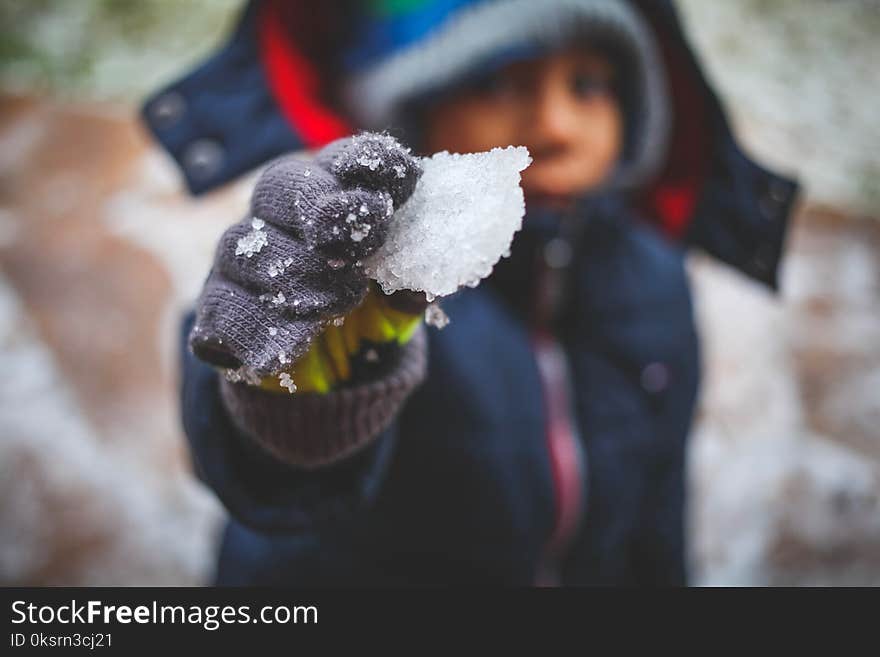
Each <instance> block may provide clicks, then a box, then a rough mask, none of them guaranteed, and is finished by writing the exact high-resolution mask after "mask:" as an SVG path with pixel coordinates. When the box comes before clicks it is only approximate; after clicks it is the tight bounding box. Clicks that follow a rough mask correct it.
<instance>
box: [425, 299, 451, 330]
mask: <svg viewBox="0 0 880 657" xmlns="http://www.w3.org/2000/svg"><path fill="white" fill-rule="evenodd" d="M425 323H427V324H429V325H431V326H436V327H437V328H438V329H442V328H444V327H445V326H446V325H447V324H449V315H447V314H446V313H445V312H443V309H442V308H441V307H440V304H438V303H432V304H431V305H429V306H428V307H427V308H425Z"/></svg>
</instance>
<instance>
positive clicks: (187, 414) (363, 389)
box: [181, 312, 427, 533]
mask: <svg viewBox="0 0 880 657" xmlns="http://www.w3.org/2000/svg"><path fill="white" fill-rule="evenodd" d="M193 321H194V313H193V312H190V313H188V314H187V316H186V317H185V319H184V321H183V326H182V331H181V361H182V363H181V365H182V370H181V405H182V415H183V426H184V430H185V433H186V436H187V440H188V442H189V446H190V450H191V453H192V457H193V461H194V466H195V469H196V472H197V474H198V476H199V477H200V478H201V479H202V480H203V481H204V482H205V483H206V484H207V485H208V486H209V487H210V488H212V489H213V490H214V491H215V493H216V494H217V495H218V497H219V498H220V500H221V501H222V502H223V504H224V505H225V506H226V508H227V509H228V510H229V512H230V513H231V514H232V515H233V516H234V517H235V518H236V519H237V520H239V521H240V522H242V523H243V524H245V525H247V526H249V527H252V528H254V529H257V530H260V531H264V532H274V533H278V532H297V531H306V530H313V529H315V528H316V527H319V526H321V525H324V524H333V523H337V522H344V519H345V517H346V516H350V515H352V514H355V513H357V511H358V510H359V509H361V508H363V507H364V505H368V504H369V503H370V501H371V500H372V499H373V498H374V496H375V494H376V492H377V490H378V487H379V484H380V483H381V481H382V478H383V475H384V473H385V470H386V467H387V465H388V463H389V461H390V459H391V455H392V453H393V450H394V443H395V440H396V425H395V421H394V420H395V417H396V415H397V413H398V411H399V410H400V407H401V406H402V404H403V403H404V401H405V399H406V398H407V396H408V395H409V393H410V392H411V391H412V390H413V389H414V388H415V387H416V386H417V385H418V384H419V383H420V382H421V381H422V380H423V379H424V376H425V371H426V361H427V359H426V353H427V351H426V340H425V336H424V331H423V330H421V331H419V332H418V333H417V334H416V335H414V336H413V338H412V339H411V340H410V341H409V342H407V343H406V344H405V345H402V346H401V347H400V349H399V352H398V354H397V358H396V359H395V360H394V362H393V363H391V364H390V365H389V369H388V370H386V371H385V373H384V374H383V375H382V376H380V377H378V378H376V379H374V380H370V381H364V382H360V383H356V384H353V385H351V386H350V387H346V388H342V389H339V390H336V391H334V392H330V393H327V394H318V393H305V394H293V395H286V394H285V395H280V394H277V393H271V392H267V391H264V390H260V389H259V388H254V387H251V386H248V385H246V384H244V383H230V382H228V381H226V380H225V378H224V377H223V376H221V375H220V373H219V372H218V371H217V370H216V369H215V368H213V367H211V366H210V365H207V364H206V363H203V362H202V361H200V360H198V359H197V358H196V357H195V356H194V355H193V354H192V352H191V351H190V349H189V346H188V343H187V336H188V335H189V331H190V328H191V326H192V323H193Z"/></svg>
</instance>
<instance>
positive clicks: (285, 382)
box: [278, 372, 296, 394]
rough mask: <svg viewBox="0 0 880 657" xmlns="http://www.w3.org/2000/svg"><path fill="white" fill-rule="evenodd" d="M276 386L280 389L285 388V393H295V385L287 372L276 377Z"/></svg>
mask: <svg viewBox="0 0 880 657" xmlns="http://www.w3.org/2000/svg"><path fill="white" fill-rule="evenodd" d="M278 385H280V386H281V387H282V388H287V391H288V392H289V393H290V394H293V393H295V392H296V384H295V383H294V382H293V379H291V378H290V374H288V373H287V372H282V373H281V374H279V375H278Z"/></svg>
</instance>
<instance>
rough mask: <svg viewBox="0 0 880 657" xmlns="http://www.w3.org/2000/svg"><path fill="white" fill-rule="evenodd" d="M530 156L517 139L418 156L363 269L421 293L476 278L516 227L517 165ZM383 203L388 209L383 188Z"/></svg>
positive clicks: (388, 289) (521, 204)
mask: <svg viewBox="0 0 880 657" xmlns="http://www.w3.org/2000/svg"><path fill="white" fill-rule="evenodd" d="M531 161H532V160H531V157H530V156H529V152H528V149H526V148H525V147H523V146H515V147H514V146H508V147H507V148H493V149H492V150H491V151H489V152H487V153H469V154H464V155H460V154H450V153H447V152H446V151H444V152H442V153H437V154H435V155H433V156H432V157H430V158H425V159H423V160H422V169H423V173H422V176H421V178H420V179H419V182H418V184H417V185H416V188H415V191H414V192H413V194H412V196H411V197H410V198H409V200H407V202H406V203H404V204H403V205H402V206H401V207H400V208H398V210H397V212H396V213H394V216H393V217H392V219H391V221H390V224H389V229H388V236H387V238H386V239H385V242H384V244H383V245H382V246H381V247H380V248H379V249H378V250H377V251H376V252H375V253H373V254H372V255H371V256H370V257H369V258H367V259H365V260H364V263H363V264H364V271H365V272H366V274H367V275H368V276H370V277H371V278H374V279H375V280H377V281H378V282H379V284H380V285H381V286H382V289H383V291H384V292H385V293H386V294H391V293H393V292H396V291H397V290H401V289H407V290H416V291H422V292H425V293H426V294H427V296H428V297H429V298H434V297H440V296H445V295H447V294H452V293H453V292H455V291H456V290H457V289H458V288H460V287H461V286H463V285H472V286H473V285H476V284H478V283H479V281H480V280H482V279H483V278H485V277H486V276H488V275H489V274H490V273H491V272H492V268H493V267H494V266H495V263H497V262H498V260H499V259H500V258H501V256H502V255H503V254H505V253H507V252H508V250H509V249H510V244H511V242H512V241H513V235H514V233H515V232H516V231H517V230H519V229H520V228H521V227H522V218H523V215H524V214H525V201H524V199H523V192H522V188H521V187H520V185H519V183H520V172H521V171H522V170H523V169H525V168H526V167H528V166H529V164H530V163H531ZM387 203H388V210H389V211H393V209H394V206H393V204H392V203H391V198H390V196H389V197H388V198H387ZM353 232H354V231H353ZM352 237H353V238H354V234H353V235H352ZM441 312H442V311H441Z"/></svg>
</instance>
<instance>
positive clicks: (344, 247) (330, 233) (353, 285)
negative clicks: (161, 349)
mask: <svg viewBox="0 0 880 657" xmlns="http://www.w3.org/2000/svg"><path fill="white" fill-rule="evenodd" d="M420 175H421V168H420V166H419V163H418V161H417V160H416V159H415V158H413V157H412V156H411V155H409V153H408V149H405V148H403V147H402V146H401V145H400V144H399V143H398V142H397V141H395V140H394V139H393V138H392V137H389V136H387V135H376V134H362V135H358V136H355V137H350V138H346V139H341V140H338V141H336V142H333V143H332V144H330V145H329V146H327V147H326V148H324V149H323V150H321V151H320V152H319V153H318V154H317V156H316V158H315V160H314V161H308V160H303V159H298V158H296V157H293V156H287V157H283V158H281V159H279V160H276V161H275V162H274V163H272V164H271V165H270V166H269V167H268V168H267V169H266V171H265V172H264V173H263V174H262V176H261V177H260V179H259V180H258V182H257V184H256V187H255V189H254V192H253V196H252V199H251V215H250V216H248V217H247V218H245V219H243V220H242V221H240V222H239V223H237V224H235V225H233V226H231V227H230V228H229V229H228V230H227V231H226V232H225V233H224V234H223V236H222V238H221V239H220V242H219V244H218V246H217V250H216V253H215V258H214V264H213V267H212V269H211V272H210V274H209V276H208V278H207V280H206V282H205V285H204V288H203V290H202V293H201V296H200V297H199V299H198V302H197V306H196V322H195V324H194V326H193V329H192V332H191V333H190V336H189V342H190V346H191V347H192V349H193V352H194V353H195V355H196V356H197V357H198V358H200V359H201V360H203V361H206V362H208V363H210V364H212V365H215V366H217V367H220V368H228V369H232V370H238V373H237V374H235V375H233V376H237V377H241V378H243V379H244V380H246V381H248V382H250V383H260V382H261V381H262V384H263V386H264V387H270V388H272V389H275V390H277V389H278V386H279V379H280V383H281V385H285V387H288V389H290V390H291V391H292V390H293V385H292V380H291V378H290V374H289V372H290V370H291V365H292V364H294V363H296V364H297V367H296V368H295V369H300V368H302V369H304V370H305V371H306V372H308V373H309V376H308V377H306V380H315V381H317V383H316V384H315V385H312V386H311V387H307V388H306V389H312V390H318V391H326V390H327V388H328V386H329V385H331V384H333V383H336V382H338V381H339V380H344V379H345V378H346V377H347V375H348V373H349V369H350V368H348V366H347V364H346V363H345V362H344V361H345V358H347V356H350V355H351V354H352V353H353V351H354V350H356V349H357V348H358V342H359V340H360V338H366V339H371V340H372V339H375V336H377V335H378V336H379V337H380V338H385V339H387V338H389V337H392V338H393V337H398V338H402V337H404V336H406V335H407V333H411V328H412V326H413V319H412V318H413V317H414V315H413V313H415V312H418V310H420V309H421V308H423V307H424V304H419V302H418V301H417V302H416V303H415V304H413V303H412V296H410V295H408V296H406V297H405V298H404V299H401V298H400V297H398V295H394V297H390V298H382V295H381V293H380V292H378V291H377V290H376V291H374V292H371V299H373V297H375V299H373V300H372V301H370V302H368V303H364V304H363V307H362V308H361V309H359V310H358V312H357V313H356V314H355V315H354V316H353V318H356V321H352V322H351V323H349V326H348V328H346V327H345V326H344V325H342V326H336V325H335V324H334V320H335V323H336V324H339V323H341V321H342V318H344V317H345V316H346V315H349V313H351V312H352V310H354V309H355V308H356V307H358V306H359V305H360V304H361V303H362V302H363V301H364V298H365V296H366V295H367V293H368V290H369V289H370V287H371V284H370V282H369V280H368V279H367V278H366V276H365V275H364V274H363V272H362V270H361V268H360V265H359V261H360V259H362V258H364V257H366V256H368V255H369V254H371V253H372V252H373V251H375V250H376V249H377V248H378V247H379V246H380V245H381V244H382V241H383V240H384V238H385V234H386V230H387V225H388V221H389V220H390V218H391V215H392V213H393V212H394V210H395V209H396V208H397V207H399V206H400V205H401V204H402V203H403V202H404V201H406V199H407V198H408V197H409V196H410V194H412V191H413V189H414V188H415V185H416V182H417V181H418V178H419V176H420ZM395 298H396V299H397V300H398V302H397V304H395V302H394V300H395ZM395 306H397V308H396V307H395ZM416 306H418V307H416ZM401 311H402V312H401ZM407 320H409V321H407ZM376 322H378V323H379V324H378V326H377V324H376ZM322 333H324V334H325V335H324V336H323V338H322V345H320V348H319V345H318V344H317V343H316V342H315V338H316V337H318V336H319V335H321V334H322ZM334 344H335V345H336V347H334V346H333V345H334ZM310 347H311V348H310ZM269 377H271V379H270V378H269ZM285 377H286V378H285ZM282 392H283V390H282Z"/></svg>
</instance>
